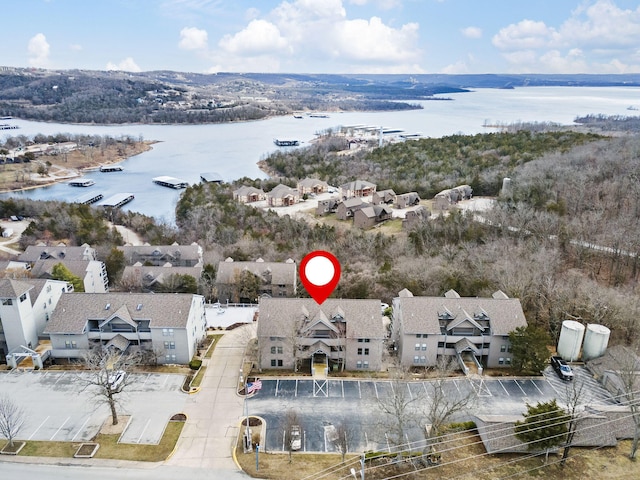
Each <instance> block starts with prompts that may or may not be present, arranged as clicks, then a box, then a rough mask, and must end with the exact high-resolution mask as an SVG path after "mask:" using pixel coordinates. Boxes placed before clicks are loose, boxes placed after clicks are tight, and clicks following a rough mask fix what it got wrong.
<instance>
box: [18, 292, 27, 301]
mask: <svg viewBox="0 0 640 480" xmlns="http://www.w3.org/2000/svg"><path fill="white" fill-rule="evenodd" d="M26 299H27V294H26V293H23V294H22V295H20V302H24V301H25V300H26Z"/></svg>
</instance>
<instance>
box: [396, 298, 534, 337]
mask: <svg viewBox="0 0 640 480" xmlns="http://www.w3.org/2000/svg"><path fill="white" fill-rule="evenodd" d="M398 304H399V305H400V309H401V310H402V324H403V328H404V333H405V334H412V333H427V334H439V333H440V323H439V321H438V313H443V312H444V311H445V310H449V312H451V313H452V314H453V316H454V317H455V318H458V316H466V315H467V314H469V315H473V314H474V313H480V312H482V311H483V310H484V311H485V312H486V313H487V315H488V316H489V318H490V319H491V333H492V334H493V335H508V334H509V332H511V331H513V330H515V329H516V328H517V327H524V326H526V325H527V320H526V318H525V316H524V312H523V311H522V305H520V300H518V299H516V298H509V299H494V298H475V297H462V298H446V297H404V296H401V297H398Z"/></svg>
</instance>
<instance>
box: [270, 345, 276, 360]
mask: <svg viewBox="0 0 640 480" xmlns="http://www.w3.org/2000/svg"><path fill="white" fill-rule="evenodd" d="M274 353H276V347H271V354H272V355H273V354H274ZM272 361H273V360H272Z"/></svg>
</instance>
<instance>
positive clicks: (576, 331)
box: [558, 320, 584, 362]
mask: <svg viewBox="0 0 640 480" xmlns="http://www.w3.org/2000/svg"><path fill="white" fill-rule="evenodd" d="M583 337H584V325H582V324H581V323H580V322H576V321H574V320H565V321H564V322H562V329H561V330H560V338H559V339H558V355H560V356H561V357H562V359H563V360H565V361H567V362H574V361H576V360H577V359H578V358H580V347H581V346H582V339H583Z"/></svg>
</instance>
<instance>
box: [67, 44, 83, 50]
mask: <svg viewBox="0 0 640 480" xmlns="http://www.w3.org/2000/svg"><path fill="white" fill-rule="evenodd" d="M69 50H71V51H72V52H81V51H82V45H79V44H77V43H72V44H71V45H69Z"/></svg>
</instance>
